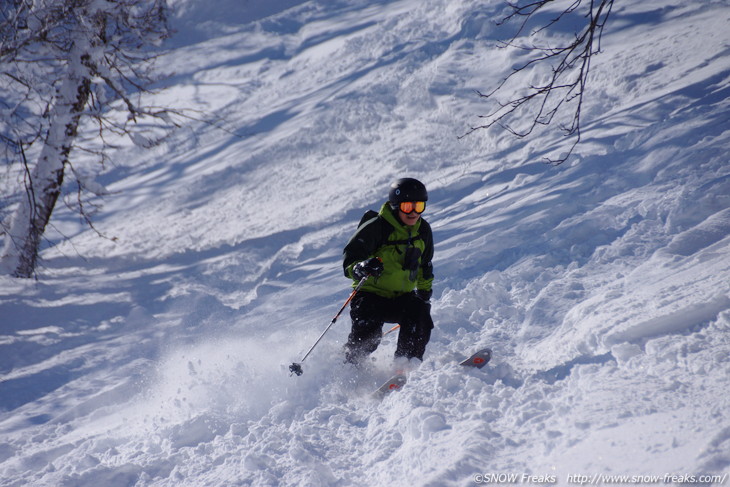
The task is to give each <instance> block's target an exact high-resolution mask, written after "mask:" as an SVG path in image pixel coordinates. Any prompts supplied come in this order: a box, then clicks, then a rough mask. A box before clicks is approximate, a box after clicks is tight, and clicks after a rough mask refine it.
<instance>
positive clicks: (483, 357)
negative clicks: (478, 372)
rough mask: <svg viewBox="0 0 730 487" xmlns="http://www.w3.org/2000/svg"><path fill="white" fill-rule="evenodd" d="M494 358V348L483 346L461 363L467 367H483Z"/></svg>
mask: <svg viewBox="0 0 730 487" xmlns="http://www.w3.org/2000/svg"><path fill="white" fill-rule="evenodd" d="M491 359H492V350H491V349H489V348H482V349H481V350H479V351H477V352H476V353H474V354H473V355H472V356H471V357H469V358H468V359H466V360H464V361H462V362H460V363H459V365H463V366H465V367H476V368H477V369H481V368H482V367H484V366H485V365H487V363H488V362H489V361H490V360H491Z"/></svg>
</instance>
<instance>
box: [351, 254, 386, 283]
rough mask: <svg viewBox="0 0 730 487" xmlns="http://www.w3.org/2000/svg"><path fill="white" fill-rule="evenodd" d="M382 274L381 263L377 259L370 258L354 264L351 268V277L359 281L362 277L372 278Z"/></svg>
mask: <svg viewBox="0 0 730 487" xmlns="http://www.w3.org/2000/svg"><path fill="white" fill-rule="evenodd" d="M382 273H383V262H382V261H381V260H380V259H378V258H377V257H372V258H370V259H368V260H363V261H362V262H358V263H357V264H355V267H353V268H352V275H353V276H355V279H357V280H360V279H362V278H363V277H367V276H373V277H378V276H379V275H380V274H382Z"/></svg>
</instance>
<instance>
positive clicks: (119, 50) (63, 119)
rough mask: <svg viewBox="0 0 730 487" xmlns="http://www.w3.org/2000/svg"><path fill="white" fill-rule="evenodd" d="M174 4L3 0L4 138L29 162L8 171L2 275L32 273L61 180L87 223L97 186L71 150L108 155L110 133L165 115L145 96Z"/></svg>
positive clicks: (10, 163) (9, 156) (9, 151)
mask: <svg viewBox="0 0 730 487" xmlns="http://www.w3.org/2000/svg"><path fill="white" fill-rule="evenodd" d="M167 9H168V7H167V4H166V2H165V0H3V1H2V2H1V4H0V141H1V142H2V149H3V152H2V156H3V158H4V159H5V165H6V167H8V168H21V169H22V170H21V171H13V170H11V169H8V170H7V171H6V174H7V175H8V176H7V177H16V178H17V179H18V181H20V184H21V185H22V188H21V190H19V191H17V192H16V196H15V197H14V198H11V200H10V201H9V202H4V203H3V207H0V212H5V213H7V215H0V216H7V218H5V219H4V221H2V228H1V229H0V232H1V233H2V234H3V237H4V242H3V245H2V249H1V254H0V273H4V274H12V275H14V276H17V277H31V276H32V275H33V274H34V271H35V267H36V263H37V258H38V250H39V247H40V245H41V243H42V238H43V233H44V231H45V229H46V226H47V224H48V222H49V220H50V218H51V214H52V213H53V210H54V207H55V206H56V203H57V201H58V198H59V196H60V195H61V191H62V187H63V186H64V184H76V185H77V189H78V191H77V193H78V195H79V196H78V198H77V200H76V203H75V205H74V206H75V208H76V210H77V211H78V212H80V214H81V215H82V216H83V218H84V219H85V220H86V221H87V222H89V223H90V220H89V219H88V217H89V215H88V213H89V212H88V211H86V209H85V208H86V206H85V200H84V196H83V195H84V194H85V193H86V192H91V193H98V192H99V187H98V185H95V184H93V182H90V181H88V180H87V178H86V177H84V176H83V175H82V174H81V173H80V172H79V171H77V170H76V169H75V167H74V164H73V161H72V158H71V156H72V153H73V152H74V151H88V152H93V153H94V154H96V155H97V156H98V158H99V161H100V162H102V163H103V162H104V160H105V157H106V156H105V149H107V148H108V142H107V137H108V136H109V135H110V134H116V135H120V134H121V135H124V134H127V135H130V136H132V137H134V134H132V132H131V130H132V127H133V126H134V125H135V123H136V122H138V121H139V119H141V118H143V117H150V116H151V117H161V118H164V117H165V115H166V111H165V110H162V109H156V108H153V107H149V106H143V105H142V102H141V100H142V94H143V93H144V92H145V87H147V86H149V83H150V82H151V81H152V80H151V76H150V74H149V73H150V68H151V64H152V61H153V60H154V52H155V49H156V48H157V47H158V46H159V45H160V43H161V42H162V40H164V39H165V38H166V37H167V36H168V33H169V29H168V24H167ZM120 109H121V110H124V111H125V112H126V116H119V111H120ZM85 121H89V122H93V123H94V124H95V127H98V130H95V131H94V133H95V134H96V137H95V138H96V139H97V140H96V141H95V142H94V144H93V145H92V144H89V143H84V142H82V141H79V137H78V134H79V127H80V126H81V124H82V123H83V122H85ZM136 140H139V137H136ZM87 142H88V141H87ZM29 159H31V160H30V161H29Z"/></svg>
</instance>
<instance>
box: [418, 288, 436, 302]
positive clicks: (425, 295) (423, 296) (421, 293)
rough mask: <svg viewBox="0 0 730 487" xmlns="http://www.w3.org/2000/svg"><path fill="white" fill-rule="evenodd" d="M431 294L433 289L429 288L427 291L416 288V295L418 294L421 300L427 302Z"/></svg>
mask: <svg viewBox="0 0 730 487" xmlns="http://www.w3.org/2000/svg"><path fill="white" fill-rule="evenodd" d="M431 295H433V291H432V290H430V289H429V290H428V291H426V290H424V289H418V290H416V296H418V297H419V298H421V300H423V301H425V302H427V303H428V302H429V301H430V300H431Z"/></svg>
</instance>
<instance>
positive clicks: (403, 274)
mask: <svg viewBox="0 0 730 487" xmlns="http://www.w3.org/2000/svg"><path fill="white" fill-rule="evenodd" d="M426 201H428V193H427V191H426V187H425V186H424V185H423V183H421V182H420V181H418V180H416V179H413V178H403V179H399V180H397V181H396V182H394V183H393V184H392V185H391V187H390V192H389V194H388V201H387V202H386V203H384V204H383V205H382V207H381V208H380V212H379V213H376V212H374V211H369V212H368V213H366V214H365V216H363V218H362V220H361V221H360V225H359V226H358V228H357V231H356V232H355V234H354V235H353V236H352V238H351V239H350V241H349V242H348V243H347V245H346V246H345V249H344V252H343V268H344V271H345V276H347V277H349V278H351V279H353V280H354V284H353V287H354V286H356V285H357V283H358V282H359V281H360V280H361V279H362V278H364V277H366V276H369V277H368V279H367V280H366V281H365V283H364V284H363V285H362V287H361V288H360V292H358V293H357V294H356V295H355V297H354V298H353V300H352V302H351V304H350V318H351V319H352V329H351V331H350V335H349V337H348V340H347V343H346V344H345V361H346V362H349V363H352V364H356V365H357V364H359V363H361V361H362V360H363V358H364V357H366V356H368V355H369V354H371V353H372V352H374V351H375V350H376V349H377V347H378V345H379V344H380V339H381V337H382V333H383V331H382V330H383V324H384V323H386V322H387V323H399V324H400V331H399V334H398V344H397V347H396V350H395V357H396V361H399V360H401V361H402V360H404V359H401V358H400V357H403V358H405V359H412V358H417V359H418V360H419V361H421V360H423V354H424V352H425V350H426V345H427V344H428V341H429V339H430V338H431V329H432V328H433V320H432V319H431V305H430V302H429V300H430V299H431V294H432V290H431V284H432V282H433V267H432V264H431V259H432V258H433V236H432V233H431V227H430V225H429V224H428V223H427V222H426V220H424V219H423V218H421V214H422V213H423V211H424V210H425V209H426Z"/></svg>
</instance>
